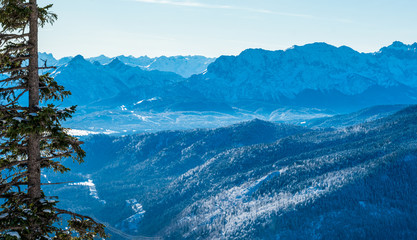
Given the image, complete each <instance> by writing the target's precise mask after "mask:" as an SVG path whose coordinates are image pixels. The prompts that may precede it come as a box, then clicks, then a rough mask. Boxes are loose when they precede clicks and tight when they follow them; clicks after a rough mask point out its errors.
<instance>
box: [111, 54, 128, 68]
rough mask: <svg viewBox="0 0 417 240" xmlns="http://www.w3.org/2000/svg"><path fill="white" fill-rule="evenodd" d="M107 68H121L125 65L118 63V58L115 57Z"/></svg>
mask: <svg viewBox="0 0 417 240" xmlns="http://www.w3.org/2000/svg"><path fill="white" fill-rule="evenodd" d="M107 66H109V67H111V68H121V67H125V66H126V64H124V63H123V62H122V61H120V59H119V58H118V57H115V58H114V59H113V60H112V61H111V62H110V63H109V64H107Z"/></svg>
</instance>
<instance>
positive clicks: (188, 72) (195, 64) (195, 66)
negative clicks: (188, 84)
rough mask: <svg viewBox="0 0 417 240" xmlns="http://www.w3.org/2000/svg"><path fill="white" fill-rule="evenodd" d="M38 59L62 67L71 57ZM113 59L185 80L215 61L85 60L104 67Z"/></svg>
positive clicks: (194, 58)
mask: <svg viewBox="0 0 417 240" xmlns="http://www.w3.org/2000/svg"><path fill="white" fill-rule="evenodd" d="M39 59H40V60H41V62H42V61H44V60H47V63H48V65H51V66H62V65H64V64H67V63H68V62H69V61H71V59H72V57H64V58H62V59H55V58H54V56H53V55H52V54H50V53H39ZM114 59H118V60H120V61H121V62H123V63H124V64H126V65H129V66H132V67H140V68H141V69H143V70H148V71H152V70H157V71H162V72H173V73H176V74H178V75H180V76H182V77H185V78H188V77H190V76H192V75H194V74H199V73H202V72H204V71H205V70H206V69H207V66H208V65H209V64H210V63H212V62H214V60H215V58H207V57H204V56H173V57H166V56H161V57H155V58H150V57H148V56H142V57H134V56H123V55H121V56H117V57H115V58H110V57H107V56H104V55H100V56H98V57H92V58H87V59H86V60H88V61H89V62H91V63H96V64H100V65H106V64H109V63H110V62H112V61H113V60H114Z"/></svg>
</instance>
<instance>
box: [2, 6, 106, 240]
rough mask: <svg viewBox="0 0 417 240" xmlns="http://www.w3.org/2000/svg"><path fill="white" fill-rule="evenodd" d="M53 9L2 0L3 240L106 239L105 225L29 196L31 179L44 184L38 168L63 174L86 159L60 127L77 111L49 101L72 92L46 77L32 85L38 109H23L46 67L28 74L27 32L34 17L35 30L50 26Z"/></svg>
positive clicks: (44, 198)
mask: <svg viewBox="0 0 417 240" xmlns="http://www.w3.org/2000/svg"><path fill="white" fill-rule="evenodd" d="M51 7H52V4H50V5H47V6H45V7H38V6H37V4H36V1H28V0H0V25H1V31H0V102H1V106H0V136H1V140H0V171H1V178H0V204H1V208H0V238H1V239H17V238H22V239H93V238H94V237H97V236H100V237H106V234H105V232H104V226H103V225H101V224H98V223H96V222H95V221H94V220H93V219H92V218H89V217H86V216H82V215H79V214H76V213H72V212H69V211H66V210H62V209H58V208H57V206H56V204H57V200H55V199H54V197H47V196H45V194H44V193H43V191H42V190H40V194H39V195H40V197H34V196H33V194H31V191H33V188H32V186H33V185H30V184H31V183H30V179H31V178H32V180H33V179H34V178H33V176H35V179H36V176H37V183H36V186H38V187H39V186H41V185H43V184H42V183H41V179H40V174H39V173H40V171H41V170H42V169H52V170H54V171H55V172H60V173H64V172H67V171H69V170H70V169H69V168H67V167H65V166H64V165H62V164H61V161H60V160H62V159H63V158H72V159H73V160H74V161H77V162H79V163H81V162H82V161H83V158H84V156H85V152H84V151H83V150H82V149H81V147H80V144H81V142H80V141H78V139H77V138H75V137H72V136H70V135H69V134H68V133H67V129H65V128H63V127H62V125H61V122H62V121H65V120H66V119H68V118H71V115H72V114H73V113H74V112H75V106H73V107H69V108H65V109H59V108H58V107H57V106H56V105H55V104H51V103H48V101H49V100H52V101H62V100H64V98H65V97H66V96H68V95H70V92H69V91H65V89H64V88H63V87H62V86H60V85H59V84H58V83H57V82H56V81H55V80H54V79H53V78H52V77H51V76H50V75H49V74H48V73H46V74H44V75H41V76H39V79H38V80H36V82H39V86H38V89H37V90H36V89H35V95H36V94H38V95H39V101H38V100H35V101H36V102H37V103H38V104H36V103H35V104H36V105H35V106H33V105H32V107H30V106H24V105H22V104H21V102H22V99H23V98H26V97H27V96H28V94H27V93H28V92H29V91H32V92H33V91H34V90H33V88H30V87H29V86H30V84H29V83H30V81H32V79H31V78H30V77H29V76H30V75H31V76H38V75H37V74H33V72H31V71H38V70H39V69H44V68H47V66H44V67H42V68H40V67H38V69H35V70H31V69H30V65H29V66H28V61H29V62H30V61H31V60H32V59H37V57H38V56H37V55H36V56H34V55H33V53H31V52H33V51H31V49H33V48H34V47H35V46H33V44H32V45H31V44H29V39H30V38H31V37H33V35H35V36H36V34H34V33H33V32H31V31H32V29H30V30H29V25H30V23H31V19H33V16H37V20H36V21H37V25H40V26H44V25H45V24H47V23H53V22H54V21H55V20H56V19H57V16H56V14H53V13H50V12H49V10H50V8H51ZM34 11H36V12H37V14H34ZM31 28H32V27H31ZM28 30H29V32H28ZM34 39H37V37H35V38H34ZM36 44H37V43H36ZM36 54H37V53H36ZM35 79H36V78H35ZM31 83H32V85H33V82H31ZM36 84H37V83H36ZM36 84H35V85H36ZM31 101H32V103H33V100H31ZM40 103H42V105H39V104H40ZM33 140H35V141H36V143H37V144H36V147H35V148H37V151H38V152H39V151H40V156H38V157H35V158H34V159H35V166H37V168H33V167H32V168H31V167H30V165H31V164H32V166H33V161H32V160H30V159H31V157H30V156H33V151H32V149H31V147H30V146H31V145H30V141H32V142H33ZM32 145H33V144H32ZM31 151H32V152H31ZM32 159H33V157H32ZM39 195H38V196H39ZM63 220H68V221H65V222H64V221H63Z"/></svg>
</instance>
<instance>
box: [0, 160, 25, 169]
mask: <svg viewBox="0 0 417 240" xmlns="http://www.w3.org/2000/svg"><path fill="white" fill-rule="evenodd" d="M27 163H28V161H27V160H23V161H16V162H11V163H8V164H7V165H6V166H2V167H0V172H1V171H4V170H6V169H8V168H12V167H16V166H19V165H22V164H27Z"/></svg>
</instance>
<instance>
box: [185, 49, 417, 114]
mask: <svg viewBox="0 0 417 240" xmlns="http://www.w3.org/2000/svg"><path fill="white" fill-rule="evenodd" d="M416 67H417V44H413V45H404V44H402V43H400V42H394V43H393V44H392V45H391V46H388V47H384V48H382V49H381V50H380V51H379V52H376V53H369V54H365V53H359V52H356V51H354V50H352V49H351V48H348V47H339V48H337V47H334V46H331V45H328V44H326V43H314V44H308V45H305V46H294V47H293V48H291V49H287V50H285V51H266V50H262V49H248V50H245V51H244V52H242V53H241V54H240V55H239V56H222V57H219V58H218V59H217V60H216V61H215V62H214V63H212V64H211V65H209V67H208V69H207V72H205V73H203V74H200V75H195V76H193V77H191V78H190V79H188V86H189V87H190V88H191V89H195V90H199V91H201V92H202V93H204V94H205V96H206V97H207V98H218V99H224V100H225V101H226V102H229V103H239V102H242V101H245V100H257V101H263V102H276V103H280V104H295V105H299V104H304V105H308V104H309V103H313V104H312V105H315V106H316V107H320V105H321V106H329V107H335V106H336V105H339V106H341V105H349V104H350V105H353V106H354V107H356V108H357V107H358V106H360V107H365V106H372V105H375V102H378V103H379V104H384V103H389V104H392V103H409V102H414V101H416V90H415V89H416V88H417V70H416V69H417V68H416ZM312 99H313V102H311V101H312ZM314 99H316V100H314Z"/></svg>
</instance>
